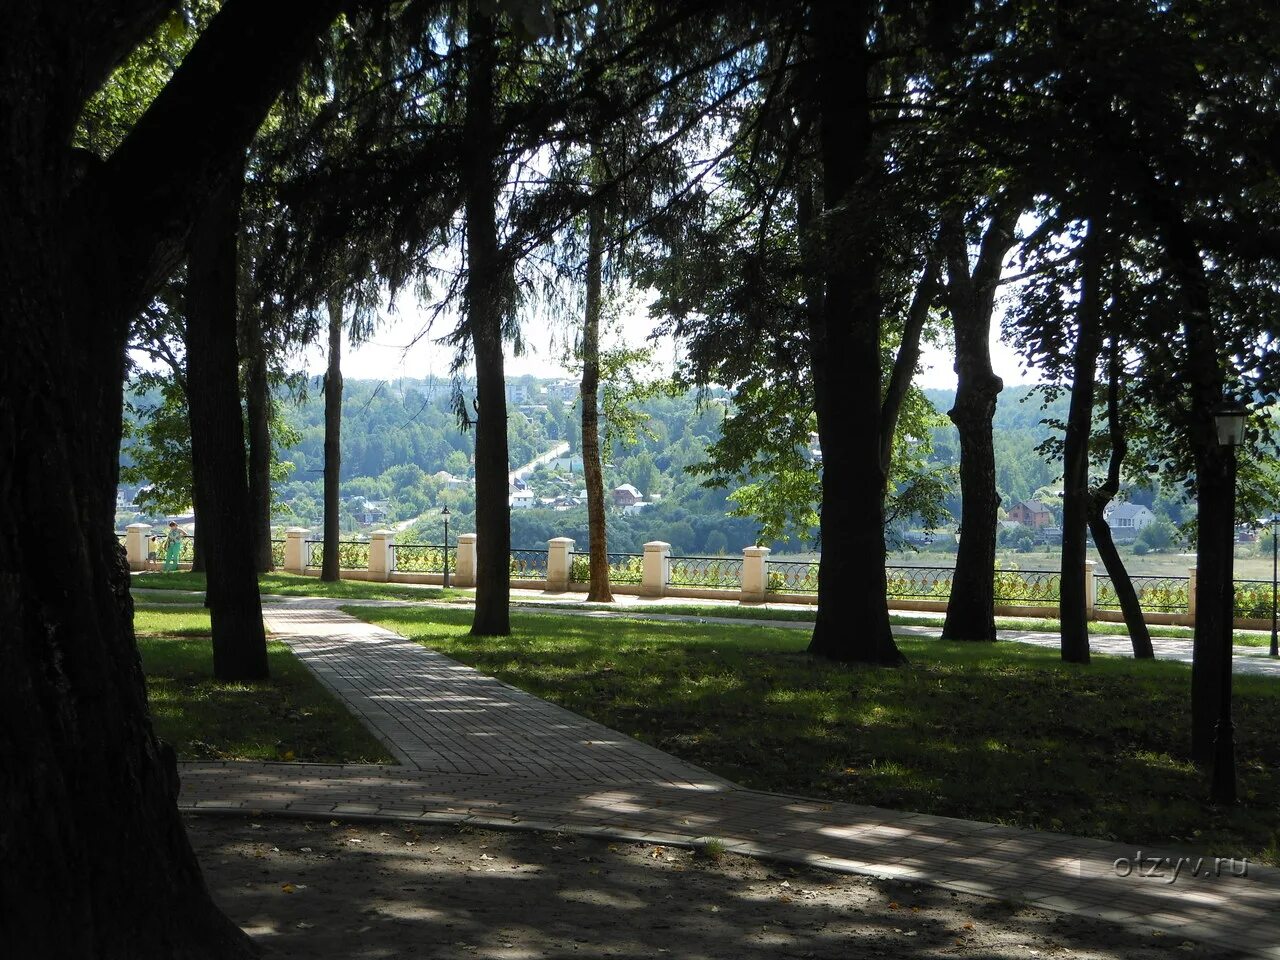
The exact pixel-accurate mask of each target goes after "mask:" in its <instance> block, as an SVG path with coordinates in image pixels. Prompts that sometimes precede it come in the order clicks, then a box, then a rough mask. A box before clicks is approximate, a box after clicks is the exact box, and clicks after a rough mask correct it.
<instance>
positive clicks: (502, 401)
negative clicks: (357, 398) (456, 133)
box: [464, 0, 511, 636]
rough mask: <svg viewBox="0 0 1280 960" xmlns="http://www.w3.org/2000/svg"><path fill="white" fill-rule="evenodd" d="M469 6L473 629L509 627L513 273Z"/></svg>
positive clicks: (487, 29) (490, 93) (481, 56)
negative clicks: (508, 376)
mask: <svg viewBox="0 0 1280 960" xmlns="http://www.w3.org/2000/svg"><path fill="white" fill-rule="evenodd" d="M480 8H481V4H479V3H478V2H476V0H472V2H470V3H469V4H468V5H467V67H468V74H467V92H466V108H467V117H466V142H467V144H468V145H469V146H470V156H469V157H468V162H467V169H466V171H465V173H464V177H465V179H466V217H467V285H466V309H467V319H466V325H467V332H468V334H469V336H470V340H471V345H472V348H473V350H474V353H475V361H476V405H477V408H478V413H479V418H478V420H477V422H476V611H475V618H474V619H473V620H472V623H471V632H472V633H473V634H475V635H476V636H505V635H507V634H509V633H510V632H511V618H510V611H509V607H510V600H511V571H510V563H511V507H510V503H509V500H508V493H509V491H508V483H509V475H510V469H511V468H510V463H509V456H508V452H507V398H506V390H505V377H504V369H503V368H504V363H503V356H502V326H503V324H502V319H503V313H504V311H505V304H506V301H507V297H506V287H507V283H508V281H509V277H508V270H507V269H505V268H504V267H503V265H502V264H501V262H500V255H499V249H498V224H497V206H498V177H497V173H496V171H495V163H496V162H497V157H496V153H497V150H496V143H495V137H494V128H493V125H494V117H493V110H494V106H493V100H494V66H495V63H496V60H497V48H496V41H495V39H494V28H493V21H492V19H491V18H490V17H489V16H488V15H486V14H485V13H483V12H481V9H480Z"/></svg>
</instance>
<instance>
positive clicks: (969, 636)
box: [942, 210, 1017, 641]
mask: <svg viewBox="0 0 1280 960" xmlns="http://www.w3.org/2000/svg"><path fill="white" fill-rule="evenodd" d="M1016 223H1017V211H1016V210H1000V211H998V212H997V213H996V214H995V216H994V217H993V218H992V220H991V223H990V224H989V225H988V227H987V232H986V234H985V235H984V236H983V238H982V244H981V248H980V251H979V255H978V262H977V265H976V266H975V267H974V269H973V272H972V274H971V273H970V270H969V253H968V249H967V243H966V238H965V232H964V222H963V220H962V218H961V216H960V215H958V214H953V215H951V216H950V217H949V219H948V221H947V223H945V224H944V226H943V234H942V244H943V246H944V248H945V251H946V257H947V294H946V303H947V308H948V311H949V312H950V314H951V320H952V327H953V329H954V330H955V338H956V361H955V371H956V399H955V403H954V404H953V405H952V407H951V409H950V410H949V411H947V416H948V417H950V418H951V422H952V423H954V424H955V425H956V432H957V433H958V434H959V439H960V496H961V501H960V531H961V534H962V535H961V537H960V544H959V549H958V550H957V552H956V568H955V573H954V574H953V575H952V579H951V595H950V597H949V598H948V600H947V617H946V621H945V622H944V623H943V627H942V639H944V640H989V641H990V640H995V638H996V611H995V566H996V521H997V520H998V519H999V511H1000V493H999V491H998V490H997V489H996V459H995V447H994V444H993V442H992V437H991V423H992V420H993V419H994V418H995V413H996V400H997V398H998V397H999V396H1000V391H1001V390H1003V389H1004V381H1003V380H1001V379H1000V378H999V377H998V376H996V374H995V371H994V370H992V368H991V343H990V338H991V314H992V311H993V309H994V306H995V294H996V286H997V284H998V283H999V280H1000V268H1001V266H1002V264H1003V262H1004V256H1005V254H1006V253H1007V252H1008V251H1009V248H1010V247H1011V246H1012V245H1013V228H1014V225H1015V224H1016Z"/></svg>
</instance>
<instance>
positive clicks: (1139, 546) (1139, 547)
mask: <svg viewBox="0 0 1280 960" xmlns="http://www.w3.org/2000/svg"><path fill="white" fill-rule="evenodd" d="M1150 552H1151V548H1150V547H1148V546H1147V544H1146V541H1144V540H1138V541H1136V542H1135V543H1134V545H1133V554H1134V556H1136V557H1145V556H1146V555H1147V554H1148V553H1150Z"/></svg>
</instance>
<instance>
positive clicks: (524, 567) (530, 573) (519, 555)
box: [511, 550, 547, 580]
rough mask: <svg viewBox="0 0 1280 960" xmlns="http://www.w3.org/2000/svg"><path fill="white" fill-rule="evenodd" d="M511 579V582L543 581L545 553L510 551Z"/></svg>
mask: <svg viewBox="0 0 1280 960" xmlns="http://www.w3.org/2000/svg"><path fill="white" fill-rule="evenodd" d="M511 579H513V580H545V579H547V551H545V550H512V551H511Z"/></svg>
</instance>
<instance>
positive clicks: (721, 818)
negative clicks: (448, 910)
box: [179, 600, 1280, 960]
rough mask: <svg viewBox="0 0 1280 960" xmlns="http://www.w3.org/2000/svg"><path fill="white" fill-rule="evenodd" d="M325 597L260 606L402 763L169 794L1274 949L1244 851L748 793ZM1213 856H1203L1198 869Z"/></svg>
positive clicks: (247, 770)
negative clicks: (999, 905) (525, 833)
mask: <svg viewBox="0 0 1280 960" xmlns="http://www.w3.org/2000/svg"><path fill="white" fill-rule="evenodd" d="M337 605H338V603H337V602H335V601H320V600H316V601H303V602H296V601H295V602H291V603H288V604H281V605H279V606H272V607H270V608H268V610H267V613H266V618H267V622H268V625H269V626H270V628H271V629H272V630H273V631H274V632H275V634H276V635H277V637H278V638H280V639H282V640H284V641H285V642H287V643H288V644H289V645H290V646H291V647H292V648H293V649H294V651H295V652H296V653H297V654H298V656H299V657H300V658H301V659H302V660H303V662H304V663H306V664H307V665H308V666H310V667H311V668H312V669H313V670H314V671H315V672H316V674H317V675H318V676H319V677H320V678H321V679H322V680H323V681H324V682H325V683H326V684H327V685H329V686H330V688H331V689H333V690H334V692H335V693H336V694H337V695H338V696H339V697H341V698H342V699H343V700H344V701H345V702H346V703H347V704H348V705H349V706H350V707H351V709H352V710H353V711H354V712H355V713H356V715H357V716H359V717H360V718H361V720H362V721H363V722H364V723H366V724H367V725H368V726H369V727H370V728H371V729H372V730H373V731H374V732H375V733H376V734H377V735H378V736H379V737H380V738H381V739H382V740H383V741H384V742H386V743H387V744H388V746H389V747H390V748H391V749H392V751H393V752H394V753H395V755H396V756H397V758H398V759H400V761H401V765H400V766H381V767H378V766H339V765H325V764H296V763H289V764H286V763H221V764H183V769H182V784H183V785H182V796H181V798H180V801H179V803H180V805H181V806H183V807H185V808H192V809H198V810H201V811H203V812H213V811H225V812H232V811H246V812H247V811H263V812H278V813H288V814H297V815H312V816H315V815H320V816H336V817H342V818H344V819H359V818H379V819H397V820H409V821H414V822H432V821H448V822H458V821H464V820H465V821H467V822H471V823H475V824H481V825H486V826H497V827H515V828H527V829H557V830H566V831H572V832H575V833H582V834H594V835H601V836H611V837H619V838H625V839H639V840H649V841H652V842H657V843H675V844H679V843H697V842H698V841H699V840H705V839H707V838H715V839H718V840H720V841H722V842H723V843H724V844H725V846H726V849H728V850H730V851H733V852H739V853H746V854H754V855H761V856H768V857H771V858H775V859H780V860H784V861H789V862H796V863H806V864H811V865H814V866H821V867H827V868H830V869H834V870H842V871H846V872H853V873H864V874H870V875H874V876H880V877H890V878H895V879H905V880H912V881H915V882H924V883H929V884H933V885H938V886H941V887H944V888H949V889H953V890H957V891H962V892H965V893H977V894H983V895H989V896H993V897H999V898H1002V899H1011V900H1017V901H1022V902H1028V903H1033V904H1035V905H1036V906H1041V907H1045V908H1049V909H1055V910H1061V911H1064V912H1068V913H1073V914H1080V915H1084V916H1089V917H1097V918H1101V919H1107V920H1115V921H1120V922H1124V923H1127V924H1131V925H1135V926H1139V927H1141V928H1144V929H1151V930H1158V931H1162V932H1164V933H1166V934H1168V935H1173V936H1180V937H1185V938H1190V939H1196V940H1206V941H1214V942H1216V943H1220V944H1221V946H1222V948H1223V956H1228V955H1231V954H1233V953H1236V952H1239V955H1256V956H1265V957H1269V958H1272V960H1280V870H1275V869H1267V868H1260V867H1257V866H1256V865H1253V864H1250V865H1248V876H1247V877H1239V876H1233V875H1232V871H1231V869H1230V866H1229V865H1227V864H1223V865H1222V868H1221V871H1220V872H1221V875H1220V876H1210V877H1208V878H1204V877H1200V878H1194V879H1193V878H1191V877H1190V873H1191V864H1194V858H1193V859H1192V860H1191V861H1189V862H1187V863H1184V865H1183V866H1182V867H1181V869H1180V871H1179V876H1178V878H1177V879H1176V881H1174V882H1170V881H1171V876H1172V874H1173V870H1172V869H1171V868H1170V866H1168V865H1167V864H1172V863H1176V862H1178V858H1179V853H1177V852H1174V851H1167V850H1162V851H1156V850H1143V851H1142V852H1141V856H1142V858H1143V859H1144V861H1146V862H1145V864H1144V865H1143V866H1142V867H1141V868H1136V867H1135V868H1130V867H1128V865H1127V863H1128V862H1129V861H1133V860H1134V858H1135V857H1137V856H1138V855H1139V853H1138V851H1136V850H1135V849H1133V848H1132V847H1129V846H1122V845H1119V844H1115V843H1106V842H1103V841H1098V840H1090V839H1085V838H1081V837H1071V836H1065V835H1062V834H1052V833H1039V832H1036V831H1031V830H1021V829H1016V828H1010V827H999V826H995V825H992V824H987V823H978V822H973V821H967V820H957V819H952V818H947V817H935V816H928V815H923V814H904V813H900V812H896V811H891V810H883V809H879V808H875V807H862V806H854V805H851V804H840V803H823V802H820V801H814V800H806V799H801V798H796V797H788V796H784V795H781V794H772V793H764V792H761V791H755V790H745V789H742V788H740V787H737V786H735V785H733V784H732V783H729V782H728V781H726V780H724V779H722V778H720V777H717V776H715V775H713V774H711V773H708V772H707V771H704V770H701V769H699V768H698V767H695V766H692V765H690V764H686V763H683V762H682V761H679V760H677V759H675V758H673V757H670V756H668V755H666V754H664V753H662V752H660V751H657V750H654V749H653V748H651V747H647V746H645V745H643V744H640V743H637V742H636V741H634V740H632V739H630V738H629V737H626V736H624V735H622V734H619V733H616V732H615V731H612V730H609V729H608V728H606V727H602V726H600V725H599V724H596V723H593V722H591V721H588V720H585V719H584V718H582V717H579V716H577V715H575V714H572V713H569V712H568V711H565V710H562V709H561V708H559V707H556V706H553V705H551V704H548V703H545V702H544V701H541V700H538V699H537V698H535V697H531V696H529V695H528V694H525V693H523V692H521V691H518V690H516V689H514V688H512V687H510V686H508V685H506V684H504V683H501V682H499V681H497V680H493V679H491V678H488V677H484V676H482V675H481V674H479V673H477V672H476V671H474V670H472V669H470V668H468V667H465V666H463V665H461V664H458V663H455V662H454V661H452V660H449V659H448V658H446V657H443V656H440V655H439V654H436V653H433V652H431V651H428V650H426V649H424V648H422V647H419V646H418V645H416V644H413V643H411V642H409V641H407V640H405V639H403V638H401V637H399V636H397V635H396V634H393V633H390V632H388V631H386V630H383V629H381V628H378V627H374V626H372V625H370V624H366V623H363V622H361V621H358V620H355V619H354V618H351V617H348V616H346V615H345V614H342V613H340V612H338V611H336V610H335V609H334V608H335V607H336V606H337ZM1184 855H1185V854H1184ZM1163 857H1169V858H1170V859H1169V861H1167V862H1166V861H1162V860H1159V859H1158V858H1163ZM1118 862H1119V867H1118V868H1117V863H1118ZM1157 863H1158V864H1159V866H1156V864H1157ZM1212 867H1213V864H1212V862H1211V861H1208V860H1206V861H1204V862H1203V864H1202V865H1201V866H1200V872H1201V873H1202V874H1203V873H1205V872H1212ZM1235 867H1236V872H1238V871H1239V870H1240V868H1241V865H1240V864H1239V863H1237V864H1236V865H1235ZM1154 873H1158V874H1159V875H1158V876H1144V874H1154ZM1122 874H1127V875H1122Z"/></svg>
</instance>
